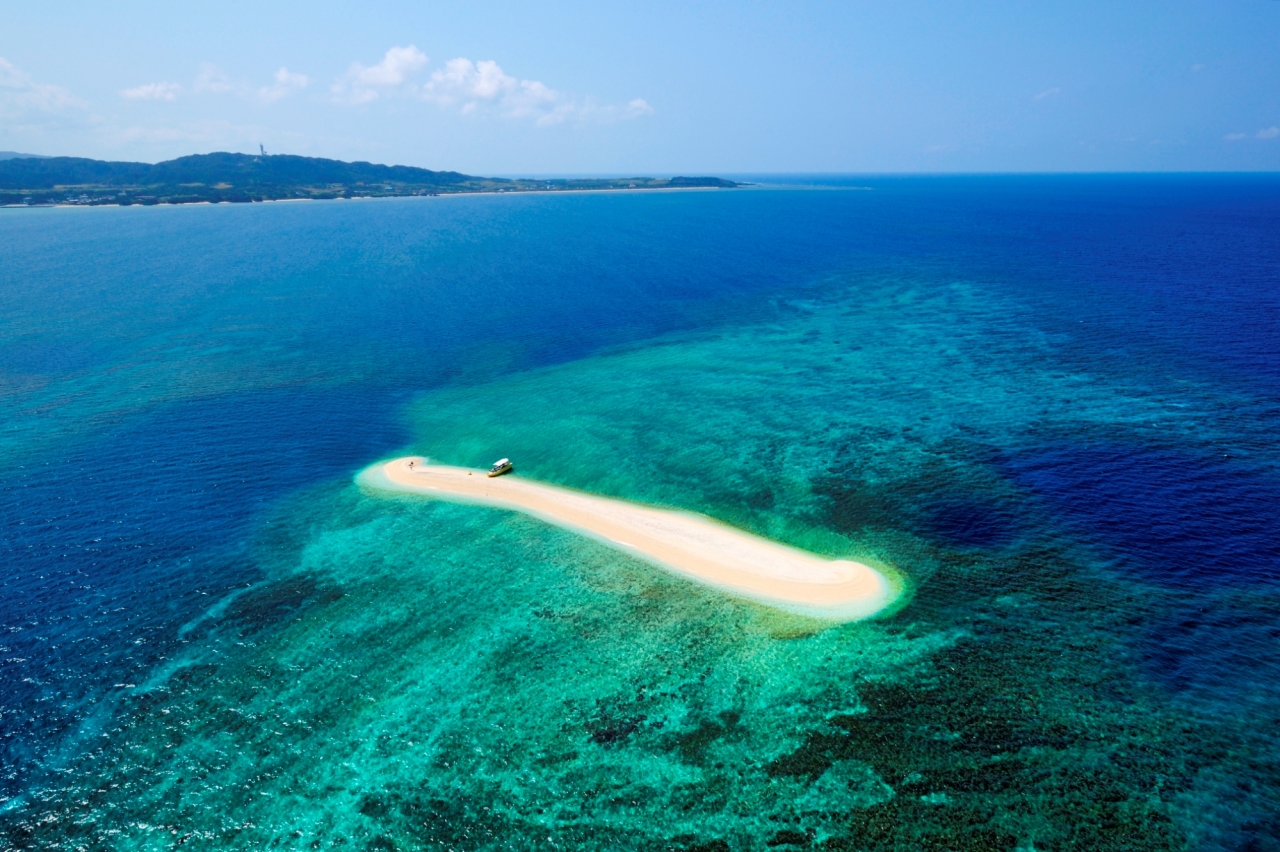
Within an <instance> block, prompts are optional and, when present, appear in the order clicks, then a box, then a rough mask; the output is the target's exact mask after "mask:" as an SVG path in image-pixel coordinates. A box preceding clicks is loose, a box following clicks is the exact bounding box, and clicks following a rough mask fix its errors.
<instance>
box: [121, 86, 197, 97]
mask: <svg viewBox="0 0 1280 852" xmlns="http://www.w3.org/2000/svg"><path fill="white" fill-rule="evenodd" d="M181 91H182V87H181V86H179V85H178V84H177V83H145V84H143V85H141V86H134V87H133V88H132V89H125V90H124V91H122V92H121V93H120V97H122V98H128V99H129V100H131V101H172V100H174V99H176V98H177V97H178V93H179V92H181Z"/></svg>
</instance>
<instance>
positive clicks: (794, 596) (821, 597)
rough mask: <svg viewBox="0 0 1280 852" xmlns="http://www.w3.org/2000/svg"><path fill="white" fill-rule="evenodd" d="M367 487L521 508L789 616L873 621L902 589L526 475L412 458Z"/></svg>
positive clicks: (713, 526)
mask: <svg viewBox="0 0 1280 852" xmlns="http://www.w3.org/2000/svg"><path fill="white" fill-rule="evenodd" d="M359 481H360V483H361V484H362V485H365V486H366V487H371V488H375V489H385V490H391V491H399V492H408V493H413V494H424V495H427V496H431V497H439V498H441V499H446V500H460V501H463V502H471V503H480V504H484V505H487V506H496V507H499V508H503V509H513V510H515V511H518V512H524V513H526V514H529V515H533V516H534V517H537V518H540V519H542V520H544V521H547V522H549V523H552V524H556V525H558V526H561V527H566V528H568V529H571V530H574V531H575V532H579V533H582V534H584V535H587V536H590V537H591V538H594V539H597V540H598V541H601V542H603V543H605V544H608V545H609V546H611V547H616V548H618V549H620V550H622V551H624V552H626V553H630V554H632V555H634V556H637V557H639V558H641V559H644V560H645V561H647V562H651V563H654V564H656V565H659V566H661V567H663V568H666V569H668V570H670V571H672V572H674V573H676V574H679V575H681V576H683V577H687V578H689V579H691V580H694V581H696V582H699V583H703V584H705V585H708V586H711V587H712V588H716V589H719V590H721V591H724V592H727V593H729V594H732V595H737V596H739V597H743V598H747V599H749V600H753V601H756V602H758V603H763V604H765V605H767V606H772V607H776V608H778V609H783V610H786V611H788V612H793V613H797V614H800V615H807V616H811V617H815V618H822V619H829V620H832V621H854V620H857V619H861V618H867V617H869V616H871V615H874V614H875V613H877V612H879V611H880V610H882V609H884V608H885V607H886V606H888V605H889V604H890V603H892V602H893V600H894V598H895V597H896V591H895V589H894V587H893V585H892V584H891V583H890V582H889V580H888V578H887V577H886V576H885V575H884V574H882V573H881V572H879V571H877V570H876V569H874V568H872V567H870V566H868V565H863V564H862V563H860V562H853V561H850V560H846V559H835V560H831V559H823V558H822V557H820V556H816V555H814V554H812V553H806V552H805V551H802V550H797V549H795V548H792V547H787V546H785V545H782V544H778V543H776V542H773V541H769V540H768V539H764V538H761V537H759V536H755V535H752V534H750V533H747V532H744V531H742V530H738V529H734V528H733V527H730V526H727V525H724V524H721V523H718V522H716V521H714V520H712V519H710V518H706V517H703V516H701V515H696V514H693V513H688V512H678V511H673V510H670V509H659V508H656V507H653V506H642V505H640V504H637V503H630V502H627V501H625V500H617V499H613V498H609V497H600V496H597V495H593V494H586V493H583V492H579V491H574V490H571V489H568V488H562V487H559V486H555V485H547V484H546V483H541V482H534V481H532V480H528V479H524V478H522V477H518V476H513V475H507V476H501V477H492V478H491V477H489V476H487V475H486V474H485V472H484V471H482V470H470V469H468V468H464V467H453V466H449V465H437V464H428V463H427V462H426V460H425V459H422V458H419V457H405V458H399V459H394V460H392V461H390V462H385V463H382V464H377V465H374V466H373V467H370V468H367V469H366V470H365V471H364V472H362V473H361V474H360V476H359Z"/></svg>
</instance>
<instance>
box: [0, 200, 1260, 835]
mask: <svg viewBox="0 0 1280 852" xmlns="http://www.w3.org/2000/svg"><path fill="white" fill-rule="evenodd" d="M860 183H862V184H867V182H860ZM867 185H872V187H873V188H872V190H871V191H869V192H868V191H857V192H852V191H842V190H839V189H812V190H751V191H747V192H734V193H687V194H666V195H653V196H644V195H639V194H631V195H620V196H612V197H604V196H594V197H593V196H572V197H554V196H544V197H527V198H518V199H512V198H476V199H443V200H437V199H422V200H418V201H413V202H387V203H381V202H379V203H374V202H370V203H363V204H340V203H334V204H316V205H305V206H304V205H276V206H272V205H262V206H254V207H252V208H248V207H245V208H203V209H175V210H140V211H133V210H120V211H111V210H92V211H78V210H69V211H20V213H21V216H17V215H15V216H13V217H9V218H4V219H0V239H3V240H4V241H5V242H4V245H5V248H6V253H7V256H10V257H14V258H16V260H15V261H13V262H12V263H11V264H7V265H6V271H5V272H4V273H3V275H4V284H5V288H4V296H3V303H2V304H0V308H2V309H3V311H4V316H5V317H6V329H7V331H6V334H5V337H4V339H3V346H2V347H0V359H2V360H0V363H3V365H4V380H5V383H4V390H3V393H4V396H3V399H4V400H5V404H6V406H7V407H8V411H9V414H10V416H9V417H7V418H6V429H5V431H4V433H3V436H0V460H3V483H2V484H3V490H2V491H0V497H2V498H3V502H2V503H0V508H2V509H3V511H4V513H5V515H4V518H5V529H6V531H7V534H6V539H5V546H6V548H7V550H6V552H7V557H8V558H7V559H6V564H7V565H9V567H8V568H7V569H6V571H7V573H6V574H5V576H4V578H3V583H4V586H3V588H4V589H5V595H4V604H3V616H4V623H3V626H4V629H5V630H6V634H5V638H4V640H3V644H4V656H5V662H4V667H3V669H0V673H2V676H3V678H4V686H5V689H4V695H5V698H4V704H3V707H2V710H3V715H2V716H0V724H2V725H3V733H4V740H3V743H4V745H3V749H4V752H3V755H4V774H5V777H4V784H5V787H4V796H5V803H4V808H5V810H4V812H3V814H2V815H0V830H2V832H3V833H2V834H0V838H3V840H2V841H0V842H2V843H3V844H4V845H3V846H0V848H12V849H19V848H32V849H46V848H49V849H54V848H57V849H78V848H85V849H169V848H178V847H179V846H181V847H184V848H186V847H192V848H209V849H259V848H266V847H269V846H270V847H278V848H296V849H311V848H353V849H406V850H407V849H545V848H574V849H606V848H628V849H630V848H634V849H676V850H693V849H701V850H724V849H734V850H737V849H744V850H745V849H768V848H781V849H817V848H822V849H851V850H855V849H856V850H863V849H877V850H878V849H1009V850H1012V849H1028V850H1029V849H1033V848H1034V849H1143V850H1148V849H1197V848H1199V849H1271V848H1278V847H1277V845H1276V844H1277V843H1280V840H1278V839H1277V838H1278V836H1280V823H1277V821H1276V819H1275V816H1274V815H1275V813H1277V812H1278V811H1280V772H1278V771H1277V767H1278V766H1280V764H1278V763H1277V756H1278V755H1277V742H1276V735H1275V731H1276V730H1280V727H1278V726H1277V725H1276V722H1277V721H1280V720H1277V718H1276V709H1275V708H1276V707H1277V706H1280V705H1277V703H1276V699H1277V697H1280V696H1277V690H1276V686H1275V684H1276V675H1280V651H1278V650H1277V642H1278V641H1280V618H1278V617H1277V616H1276V612H1277V611H1278V610H1277V609H1276V604H1277V603H1280V597H1278V595H1277V582H1278V581H1280V568H1278V562H1277V527H1276V520H1275V514H1274V511H1273V507H1274V506H1275V505H1276V502H1275V501H1276V497H1277V495H1280V477H1278V476H1277V460H1278V459H1277V453H1276V451H1275V449H1274V440H1273V437H1272V436H1273V428H1274V423H1275V417H1276V414H1277V412H1278V411H1280V406H1277V397H1276V394H1275V387H1276V384H1275V379H1276V378H1277V377H1278V376H1280V370H1277V365H1278V364H1280V358H1278V356H1277V351H1276V348H1275V344H1274V341H1275V339H1276V338H1275V336H1274V332H1275V330H1276V328H1277V325H1276V322H1275V320H1276V318H1277V317H1280V310H1277V308H1278V307H1280V305H1278V303H1277V302H1276V301H1275V297H1276V292H1275V290H1274V287H1273V286H1272V285H1274V283H1275V281H1276V280H1277V278H1276V275H1277V271H1278V270H1280V262H1278V260H1280V258H1278V255H1277V253H1276V249H1275V246H1276V245H1277V242H1276V241H1275V240H1274V236H1275V235H1276V232H1277V226H1276V223H1277V221H1280V206H1278V205H1277V201H1276V199H1277V197H1278V196H1277V194H1276V193H1275V189H1276V186H1275V182H1274V181H1271V180H1270V179H1264V178H1257V179H1252V180H1251V181H1250V180H1246V179H1235V178H1225V179H1219V180H1216V181H1215V180H1211V179H1202V178H1182V179H1161V180H1146V179H1138V178H1127V179H1108V180H1103V179H1090V178H1079V179H1008V180H991V179H976V178H975V179H964V180H959V179H957V180H944V179H936V180H926V179H920V180H898V181H879V182H876V181H872V182H870V184H867ZM437 201H442V202H443V203H436V202H437ZM407 452H415V453H419V454H422V455H427V456H430V457H431V458H433V459H436V460H439V461H442V462H447V463H454V464H466V465H472V466H477V465H483V464H487V463H489V462H491V461H492V460H493V459H495V458H498V457H500V456H511V457H512V458H514V459H515V460H516V461H517V464H518V465H519V467H520V470H521V472H522V473H523V474H525V475H529V476H533V477H537V478H539V479H543V480H547V481H551V482H556V483H560V484H564V485H569V486H572V487H576V488H582V489H587V490H590V491H593V492H597V493H602V494H607V495H611V496H617V497H623V498H628V499H634V500H641V501H645V502H649V503H654V504H658V505H664V506H670V507H673V508H680V509H688V510H693V511H698V512H702V513H705V514H708V515H710V516H712V517H715V518H718V519H721V520H723V521H726V522H728V523H730V524H734V525H736V526H739V527H741V528H744V529H747V530H750V531H752V532H755V533H758V534H761V535H765V536H768V537H770V538H773V539H776V540H779V541H783V542H786V543H788V544H792V545H796V546H799V547H803V548H806V549H809V550H811V551H814V552H817V553H821V554H824V555H829V556H833V557H837V556H848V557H853V558H858V559H864V560H869V561H872V562H875V563H878V564H883V565H887V566H892V567H893V568H894V569H895V570H896V571H899V572H901V574H902V575H903V576H904V578H905V581H906V583H907V586H908V594H907V595H906V596H905V598H904V601H903V604H902V605H901V606H900V607H898V608H895V609H894V610H893V611H891V612H889V613H887V614H885V615H884V616H883V617H881V618H878V619H874V620H871V621H865V622H859V623H854V624H847V625H840V626H834V627H833V626H831V625H828V624H824V623H822V622H817V621H812V620H809V619H804V618H801V617H797V616H791V615H787V614H784V613H780V612H776V611H773V610H770V609H768V608H765V607H762V606H758V605H755V604H751V603H746V602H741V601H736V600H734V599H732V598H729V597H725V596H723V595H720V594H718V593H716V592H714V591H710V590H707V589H704V588H701V587H698V586H696V585H693V584H690V583H688V582H685V581H683V580H680V579H678V578H675V577H672V576H670V575H667V574H665V573H663V572H661V571H658V570H655V569H653V568H652V567H650V566H648V565H645V564H643V563H641V562H638V561H635V560H632V559H630V558H627V557H626V556H624V555H621V554H619V553H618V552H616V551H613V550H611V549H608V548H605V547H603V546H601V545H598V544H596V543H594V542H592V541H589V540H586V539H583V538H580V537H577V536H574V535H573V534H571V533H569V532H566V531H563V530H559V529H556V528H553V527H549V526H547V525H545V524H542V523H540V522H538V521H536V520H533V519H530V518H527V517H523V516H520V515H516V514H512V513H507V512H501V511H496V510H491V509H484V508H479V507H471V506H462V505H453V504H448V503H440V502H434V501H430V500H425V499H417V498H408V497H398V498H388V497H386V496H380V495H376V494H371V493H366V492H364V491H362V490H361V489H360V488H359V487H358V486H357V485H356V484H355V482H354V481H353V477H354V475H355V473H356V472H357V471H359V470H360V469H362V468H363V467H364V466H366V465H367V464H369V463H371V462H373V461H375V460H377V459H379V458H387V457H391V456H393V455H399V454H403V453H407Z"/></svg>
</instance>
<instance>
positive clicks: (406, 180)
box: [0, 153, 741, 207]
mask: <svg viewBox="0 0 1280 852" xmlns="http://www.w3.org/2000/svg"><path fill="white" fill-rule="evenodd" d="M738 186H741V184H739V183H737V182H735V181H731V180H725V179H723V178H717V177H686V176H675V177H670V178H652V177H626V178H538V179H535V178H488V177H477V176H474V175H466V174H462V173H460V172H451V171H432V170H430V169H420V168H415V167H411V166H385V165H378V164H374V163H366V162H354V163H348V162H343V161H341V160H326V159H321V158H316V157H298V156H293V155H286V154H274V155H267V154H262V155H257V156H255V155H251V154H229V153H215V154H197V155H192V156H189V157H180V158H178V159H176V160H168V161H165V162H162V163H155V164H151V163H128V162H110V161H105V160H91V159H84V158H80V157H35V156H19V157H11V158H8V159H0V206H3V207H52V206H88V207H98V206H126V207H127V206H133V205H141V206H152V205H158V204H200V203H208V204H221V203H233V204H234V203H252V202H261V201H304V200H314V201H321V200H336V199H354V198H403V197H415V196H437V195H463V194H477V193H483V194H505V193H527V192H596V191H619V190H657V189H732V188H735V187H738Z"/></svg>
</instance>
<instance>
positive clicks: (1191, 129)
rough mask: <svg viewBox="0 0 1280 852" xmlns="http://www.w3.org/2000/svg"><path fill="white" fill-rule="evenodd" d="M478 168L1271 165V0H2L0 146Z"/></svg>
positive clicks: (1277, 89)
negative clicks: (185, 0)
mask: <svg viewBox="0 0 1280 852" xmlns="http://www.w3.org/2000/svg"><path fill="white" fill-rule="evenodd" d="M259 143H261V144H263V145H265V146H266V147H267V149H268V151H269V152H271V153H296V154H305V155H309V156H324V157H337V158H341V159H366V160H371V161H374V162H386V163H404V164H409V165H416V166H424V167H428V168H437V169H457V170H460V171H466V172H471V173H480V174H551V173H560V174H564V173H648V174H670V173H677V172H679V173H690V172H704V173H706V172H710V173H721V174H725V173H744V172H757V173H758V172H904V171H905V172H940V171H960V172H968V171H1115V170H1121V171H1129V170H1216V169H1232V170H1235V169H1266V170H1274V169H1277V168H1280V0H1228V2H1214V3H1209V2H1195V3H1192V2H1176V0H1170V1H1169V2H1161V3H1145V2H1125V3H1115V2H1107V3H1093V2H1077V3H1072V4H1049V3H1031V2H990V3H959V2H954V3H941V2H878V3H860V2H847V3H804V2H793V3H750V2H738V3H718V2H682V3H676V2H671V3H667V2H652V3H646V4H616V5H615V6H612V7H608V6H605V5H603V4H599V3H581V4H575V3H563V4H554V5H552V4H533V3H527V2H526V3H511V4H506V3H502V2H487V3H474V4H449V5H444V4H433V3H425V2H414V3H411V2H386V3H342V2H310V3H274V4H273V3H263V2H257V3H240V2H222V3H218V4H206V5H204V6H202V7H200V8H195V7H194V6H191V7H188V5H187V4H174V3H121V4H99V3H94V4H89V3H75V2H64V3H17V2H7V0H0V149H9V150H19V151H26V152H32V153H40V154H63V155H76V156H91V157H100V158H107V159H134V160H146V161H156V160H161V159H167V158H170V157H174V156H180V155H182V154H188V153H198V152H207V151H218V150H231V151H251V150H257V146H258V144H259Z"/></svg>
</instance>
